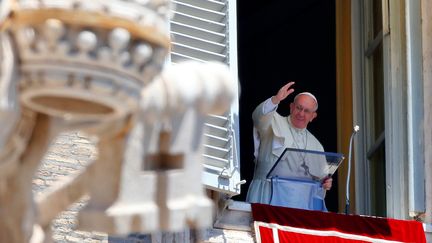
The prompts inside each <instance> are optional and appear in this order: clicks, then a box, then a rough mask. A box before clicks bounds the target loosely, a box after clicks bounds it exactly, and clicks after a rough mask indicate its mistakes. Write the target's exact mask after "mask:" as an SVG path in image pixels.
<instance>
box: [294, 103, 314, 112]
mask: <svg viewBox="0 0 432 243" xmlns="http://www.w3.org/2000/svg"><path fill="white" fill-rule="evenodd" d="M294 107H295V109H296V111H297V112H302V111H303V112H304V113H305V114H306V115H310V114H312V113H314V112H315V111H313V110H311V109H306V108H304V107H303V106H301V105H299V104H294Z"/></svg>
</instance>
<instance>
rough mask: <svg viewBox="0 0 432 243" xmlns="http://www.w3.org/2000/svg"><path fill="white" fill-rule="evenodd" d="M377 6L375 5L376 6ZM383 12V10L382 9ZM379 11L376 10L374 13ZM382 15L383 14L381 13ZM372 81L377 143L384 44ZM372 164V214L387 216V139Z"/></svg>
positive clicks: (381, 110)
mask: <svg viewBox="0 0 432 243" xmlns="http://www.w3.org/2000/svg"><path fill="white" fill-rule="evenodd" d="M374 2H381V1H374ZM374 5H375V4H374ZM380 6H381V4H379V6H378V7H380ZM380 10H381V9H380ZM375 11H377V10H376V9H375V10H374V12H375ZM379 13H381V12H379ZM375 17H376V18H375V20H376V22H374V26H381V25H380V24H381V21H378V20H381V18H377V16H375ZM380 29H381V28H380ZM371 61H372V69H373V70H372V80H371V82H372V83H371V84H370V87H371V88H372V90H371V95H372V97H370V99H371V104H372V105H371V109H372V110H371V113H370V114H371V115H372V116H371V125H372V127H373V129H371V134H369V136H371V138H373V140H374V141H377V139H378V137H379V136H380V135H381V134H382V133H383V131H384V117H385V111H384V67H383V63H384V59H383V44H382V42H381V43H380V44H379V45H378V47H377V48H376V49H375V51H374V53H373V56H372V59H371ZM369 163H370V175H371V183H370V185H371V188H370V191H371V213H372V215H375V216H386V186H385V185H386V175H385V171H386V170H385V139H384V141H383V142H382V143H381V145H380V146H379V148H378V149H377V150H376V151H375V152H374V153H373V154H372V158H371V160H370V161H369Z"/></svg>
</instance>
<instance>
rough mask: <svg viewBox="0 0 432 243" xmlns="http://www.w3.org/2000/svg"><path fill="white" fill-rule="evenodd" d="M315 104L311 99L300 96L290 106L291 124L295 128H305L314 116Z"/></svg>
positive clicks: (315, 114)
mask: <svg viewBox="0 0 432 243" xmlns="http://www.w3.org/2000/svg"><path fill="white" fill-rule="evenodd" d="M315 109H316V103H315V100H314V99H312V97H309V96H307V95H300V96H299V97H298V98H297V100H296V101H294V102H293V103H291V104H290V112H291V123H292V124H293V126H294V127H296V128H300V129H303V128H306V127H307V125H308V123H309V122H311V121H312V120H313V119H314V118H315V117H316V116H317V113H316V112H315Z"/></svg>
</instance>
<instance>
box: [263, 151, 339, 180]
mask: <svg viewBox="0 0 432 243" xmlns="http://www.w3.org/2000/svg"><path fill="white" fill-rule="evenodd" d="M343 160H344V155H343V154H340V153H332V152H321V151H315V150H306V149H296V148H285V150H284V151H283V152H282V154H281V156H279V158H278V159H277V161H276V162H275V164H274V165H273V167H272V168H271V169H270V171H269V172H268V174H267V178H268V179H270V178H272V177H276V176H277V177H280V178H289V179H300V180H311V179H312V180H314V181H321V180H323V179H324V178H326V177H329V176H332V175H333V174H334V173H335V171H336V170H337V168H338V167H339V165H340V164H341V163H342V161H343Z"/></svg>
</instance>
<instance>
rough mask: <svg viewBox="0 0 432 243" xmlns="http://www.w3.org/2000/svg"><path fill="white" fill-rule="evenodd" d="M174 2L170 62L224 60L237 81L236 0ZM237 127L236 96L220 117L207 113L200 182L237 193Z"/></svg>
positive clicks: (232, 193) (238, 180) (238, 177)
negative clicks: (201, 180)
mask: <svg viewBox="0 0 432 243" xmlns="http://www.w3.org/2000/svg"><path fill="white" fill-rule="evenodd" d="M174 3H175V12H174V16H173V19H172V20H171V24H170V28H171V37H172V45H173V46H172V52H171V62H172V63H177V62H180V61H182V60H196V61H201V62H206V61H220V62H224V63H226V64H228V65H229V66H230V69H231V71H232V74H233V77H235V79H236V80H237V31H236V30H237V28H236V2H235V1H229V0H175V1H174ZM236 85H238V82H236ZM236 88H237V90H238V87H236ZM237 93H238V92H237ZM238 129H239V128H238V97H236V99H235V101H234V103H233V104H232V106H231V110H230V111H229V112H227V113H226V114H224V115H223V116H215V115H209V116H208V121H207V123H206V133H205V137H206V142H205V144H204V147H205V148H204V161H203V165H204V177H203V183H204V184H205V185H206V186H207V187H208V188H210V189H213V190H217V191H220V192H224V193H227V194H230V195H236V194H239V193H240V165H239V146H238V142H239V133H238Z"/></svg>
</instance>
